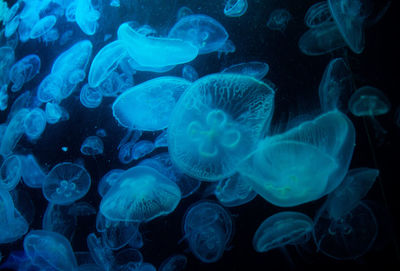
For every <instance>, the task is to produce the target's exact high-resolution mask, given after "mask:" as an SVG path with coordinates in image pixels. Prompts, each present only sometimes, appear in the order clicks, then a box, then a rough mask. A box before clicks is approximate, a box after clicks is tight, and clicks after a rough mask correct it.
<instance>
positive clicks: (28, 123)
mask: <svg viewBox="0 0 400 271" xmlns="http://www.w3.org/2000/svg"><path fill="white" fill-rule="evenodd" d="M45 128H46V113H45V112H44V111H43V110H42V109H40V108H38V107H36V108H34V109H32V110H31V111H30V112H29V113H28V114H27V115H26V117H25V120H24V130H25V134H26V135H27V136H28V138H29V139H31V140H34V139H38V138H39V137H40V136H41V135H42V133H43V132H44V129H45Z"/></svg>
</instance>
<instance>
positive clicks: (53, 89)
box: [37, 74, 64, 103]
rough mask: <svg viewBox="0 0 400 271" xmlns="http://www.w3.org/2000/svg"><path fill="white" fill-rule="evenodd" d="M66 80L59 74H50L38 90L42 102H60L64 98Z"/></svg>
mask: <svg viewBox="0 0 400 271" xmlns="http://www.w3.org/2000/svg"><path fill="white" fill-rule="evenodd" d="M63 87H64V81H63V78H62V77H61V76H59V75H58V74H49V75H48V76H46V77H45V78H44V79H43V80H42V82H41V83H40V85H39V87H38V90H37V97H38V99H39V101H41V102H44V103H46V102H54V103H59V102H60V101H61V100H62V94H61V91H62V89H63Z"/></svg>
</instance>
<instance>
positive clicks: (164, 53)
mask: <svg viewBox="0 0 400 271" xmlns="http://www.w3.org/2000/svg"><path fill="white" fill-rule="evenodd" d="M118 39H119V40H121V41H123V42H124V43H125V45H126V49H127V51H128V54H129V56H130V57H131V58H133V60H134V61H135V62H136V63H138V64H139V65H140V66H145V67H156V68H157V67H158V68H161V67H166V66H174V65H177V64H182V63H186V62H189V61H191V60H193V59H195V58H196V57H197V54H198V49H197V48H196V47H195V46H194V45H192V44H191V43H189V42H187V41H185V40H184V39H179V38H178V37H168V38H158V37H150V36H144V35H141V34H139V33H138V32H136V31H135V30H134V29H133V28H131V27H130V26H129V25H128V23H123V24H121V25H120V26H119V28H118Z"/></svg>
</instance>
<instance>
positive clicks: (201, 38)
mask: <svg viewBox="0 0 400 271" xmlns="http://www.w3.org/2000/svg"><path fill="white" fill-rule="evenodd" d="M168 37H169V38H173V39H180V40H184V41H187V42H190V43H191V44H193V45H194V46H195V47H197V48H198V50H199V51H198V53H199V55H202V54H208V53H211V52H214V51H217V50H218V49H219V48H220V47H222V46H223V45H224V43H225V42H226V40H227V39H228V33H227V31H226V30H225V28H224V27H223V26H222V25H221V24H220V23H219V22H218V21H216V20H215V19H213V18H211V17H209V16H207V15H201V14H196V15H189V16H185V17H183V18H181V19H180V20H179V21H178V22H177V23H176V24H175V25H174V26H173V27H172V28H171V30H170V31H169V33H168Z"/></svg>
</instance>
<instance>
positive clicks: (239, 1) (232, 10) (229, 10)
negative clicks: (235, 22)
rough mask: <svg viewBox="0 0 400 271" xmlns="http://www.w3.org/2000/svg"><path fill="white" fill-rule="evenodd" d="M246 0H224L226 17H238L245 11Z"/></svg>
mask: <svg viewBox="0 0 400 271" xmlns="http://www.w3.org/2000/svg"><path fill="white" fill-rule="evenodd" d="M247 7H248V4H247V0H226V1H225V8H224V14H225V15H226V16H228V17H240V16H242V15H243V14H245V13H246V11H247Z"/></svg>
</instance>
